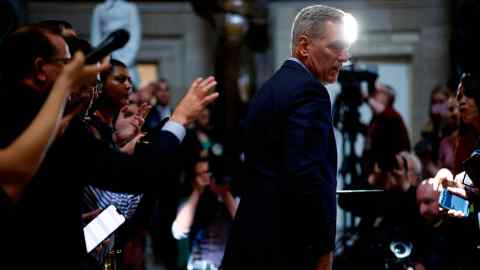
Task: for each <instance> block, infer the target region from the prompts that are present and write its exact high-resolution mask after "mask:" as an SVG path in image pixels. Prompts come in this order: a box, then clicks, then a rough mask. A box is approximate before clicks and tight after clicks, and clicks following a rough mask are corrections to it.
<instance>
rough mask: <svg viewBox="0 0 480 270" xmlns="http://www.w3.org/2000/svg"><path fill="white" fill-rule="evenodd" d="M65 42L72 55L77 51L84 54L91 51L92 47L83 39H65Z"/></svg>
mask: <svg viewBox="0 0 480 270" xmlns="http://www.w3.org/2000/svg"><path fill="white" fill-rule="evenodd" d="M65 42H67V45H68V48H69V49H70V53H71V54H72V55H73V54H74V53H75V52H77V51H81V52H83V53H84V54H88V53H90V52H91V51H92V50H93V47H92V45H90V42H88V41H86V40H85V39H81V38H77V37H66V38H65Z"/></svg>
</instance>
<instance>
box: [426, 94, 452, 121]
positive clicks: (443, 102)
mask: <svg viewBox="0 0 480 270" xmlns="http://www.w3.org/2000/svg"><path fill="white" fill-rule="evenodd" d="M430 102H431V108H430V113H431V116H432V118H433V119H434V120H441V119H442V117H444V116H446V114H447V113H448V97H447V96H446V95H445V94H443V93H437V94H435V95H433V96H432V98H431V101H430Z"/></svg>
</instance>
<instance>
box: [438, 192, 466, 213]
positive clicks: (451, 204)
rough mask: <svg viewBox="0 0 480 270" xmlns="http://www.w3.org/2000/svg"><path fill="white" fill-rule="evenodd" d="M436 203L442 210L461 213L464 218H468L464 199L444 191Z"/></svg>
mask: <svg viewBox="0 0 480 270" xmlns="http://www.w3.org/2000/svg"><path fill="white" fill-rule="evenodd" d="M438 202H439V203H440V207H442V208H446V209H451V210H457V211H462V212H463V214H464V216H465V217H467V216H468V206H469V203H468V201H467V200H466V199H465V198H462V197H460V196H458V195H455V194H453V193H452V192H450V191H448V190H446V189H444V190H443V191H442V192H441V193H440V197H439V198H438Z"/></svg>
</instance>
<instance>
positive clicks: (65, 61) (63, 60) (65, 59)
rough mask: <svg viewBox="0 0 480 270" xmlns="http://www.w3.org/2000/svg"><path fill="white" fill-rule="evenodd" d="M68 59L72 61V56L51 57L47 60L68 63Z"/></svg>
mask: <svg viewBox="0 0 480 270" xmlns="http://www.w3.org/2000/svg"><path fill="white" fill-rule="evenodd" d="M70 61H72V58H53V59H50V60H49V61H48V62H50V63H53V62H60V63H62V64H64V65H66V64H68V63H70Z"/></svg>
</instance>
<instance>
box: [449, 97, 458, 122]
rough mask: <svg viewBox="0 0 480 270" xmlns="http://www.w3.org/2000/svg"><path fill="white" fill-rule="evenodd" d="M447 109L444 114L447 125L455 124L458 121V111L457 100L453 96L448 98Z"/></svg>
mask: <svg viewBox="0 0 480 270" xmlns="http://www.w3.org/2000/svg"><path fill="white" fill-rule="evenodd" d="M447 109H448V111H447V114H446V119H447V122H448V125H449V126H452V127H453V126H457V125H458V122H459V121H460V113H459V111H458V102H457V99H456V98H454V97H450V98H449V99H448V108H447Z"/></svg>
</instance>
